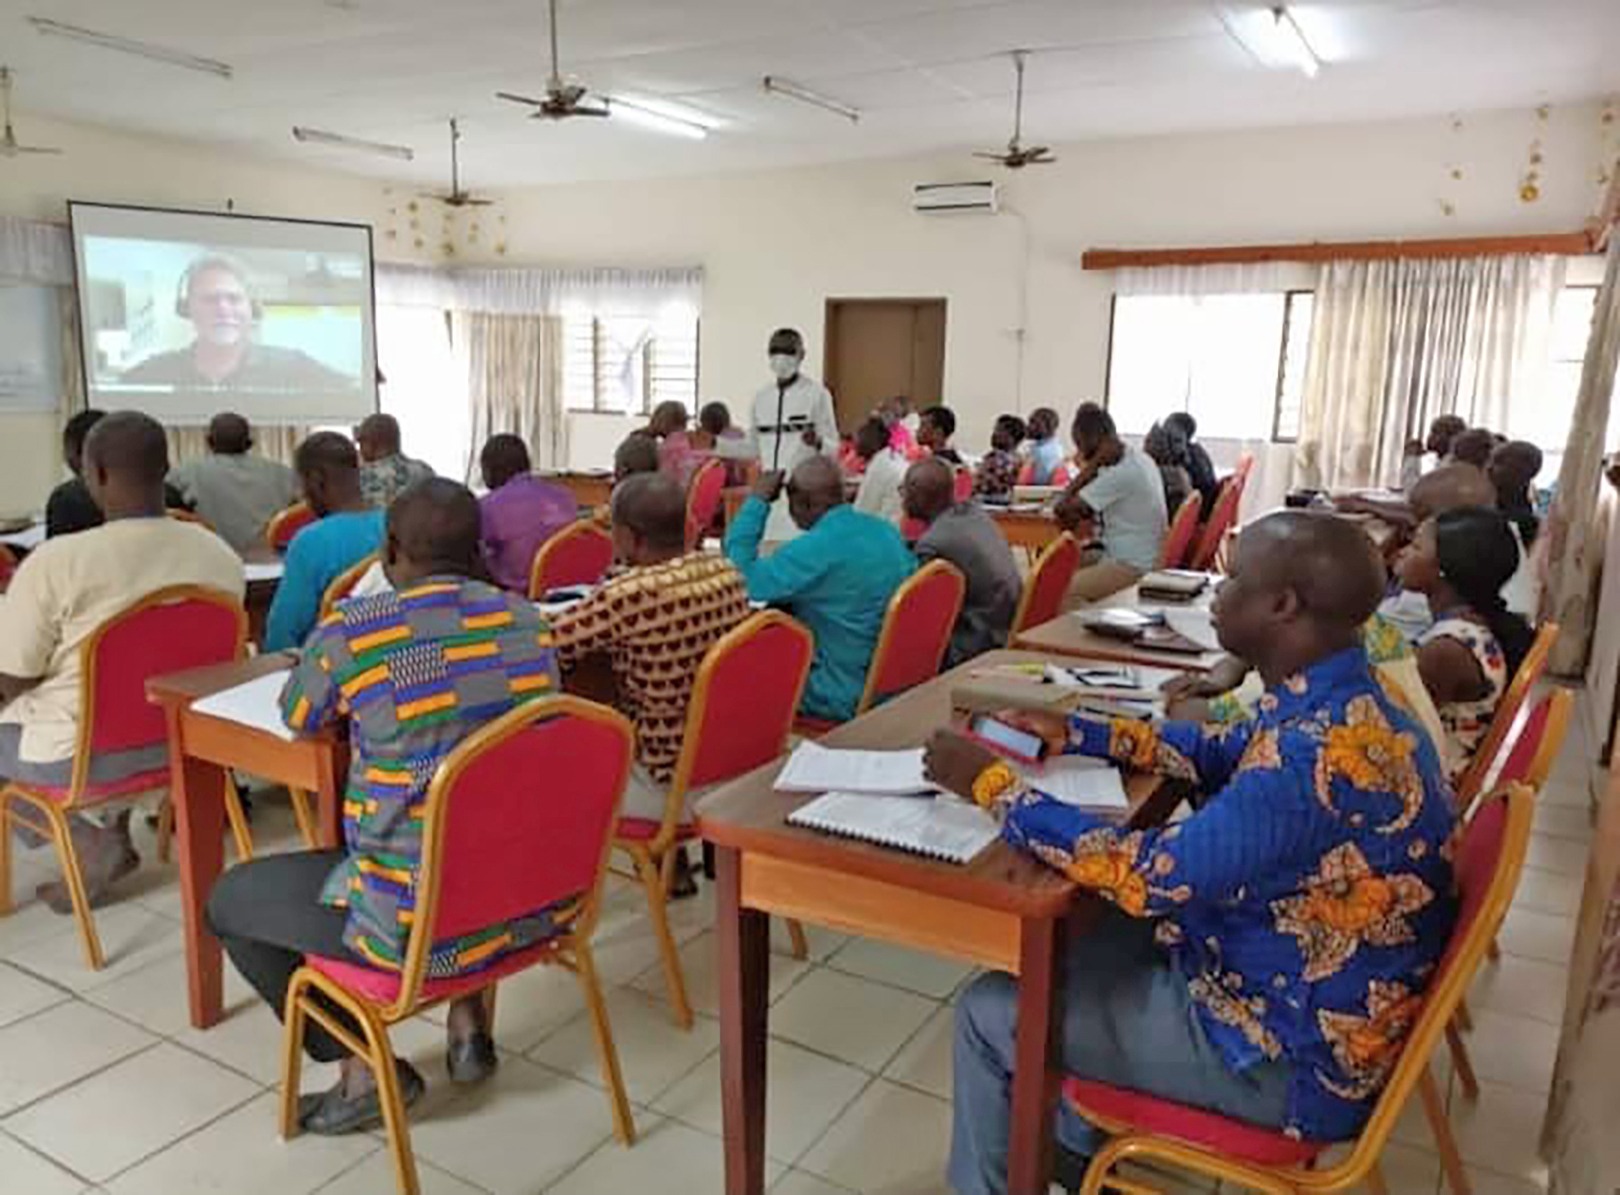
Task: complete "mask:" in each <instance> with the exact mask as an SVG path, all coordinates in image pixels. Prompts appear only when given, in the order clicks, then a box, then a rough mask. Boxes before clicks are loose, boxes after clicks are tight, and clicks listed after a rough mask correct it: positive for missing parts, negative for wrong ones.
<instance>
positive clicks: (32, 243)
mask: <svg viewBox="0 0 1620 1195" xmlns="http://www.w3.org/2000/svg"><path fill="white" fill-rule="evenodd" d="M0 278H12V279H16V280H17V281H20V282H42V283H45V284H46V285H48V286H66V287H71V286H72V285H73V239H72V237H70V236H69V235H68V230H67V225H65V224H45V223H42V222H40V221H38V220H19V219H17V218H16V217H15V216H0Z"/></svg>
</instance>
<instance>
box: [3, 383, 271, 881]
mask: <svg viewBox="0 0 1620 1195" xmlns="http://www.w3.org/2000/svg"><path fill="white" fill-rule="evenodd" d="M168 471H169V449H168V443H167V441H166V440H165V438H164V434H163V428H162V427H160V426H159V425H158V423H157V422H156V421H155V420H153V419H151V418H148V417H147V416H145V415H142V414H140V413H138V412H136V411H121V412H117V413H114V414H111V415H107V416H104V417H102V418H100V419H99V421H98V422H96V424H95V426H94V428H93V429H92V430H91V432H90V434H89V436H88V437H87V438H86V439H85V442H84V457H83V480H84V484H85V487H86V488H87V490H88V491H89V494H90V496H91V498H92V500H93V501H94V502H95V504H96V509H97V513H98V515H101V516H104V517H105V522H103V523H102V524H101V525H100V526H96V527H92V528H90V529H88V530H85V531H80V532H78V533H77V534H74V535H65V536H62V537H61V538H59V539H52V540H48V541H47V542H46V543H44V544H42V545H40V547H38V548H37V549H35V550H34V551H33V552H31V553H30V554H29V556H28V558H27V559H26V560H24V561H23V562H22V564H21V565H20V566H19V567H18V569H17V572H16V574H15V576H13V578H12V581H11V588H10V589H9V591H8V592H7V593H6V595H5V597H3V598H0V701H3V702H4V703H5V705H4V708H3V709H0V783H3V782H4V781H5V780H18V781H22V782H24V783H29V784H44V785H65V784H68V783H69V782H70V781H71V780H72V773H73V754H74V749H75V747H76V746H77V744H78V733H79V715H80V704H79V701H80V685H81V684H82V682H83V677H82V675H81V673H80V669H79V654H80V649H81V647H82V645H83V643H84V641H85V640H86V639H87V638H88V637H89V636H90V634H91V632H93V631H94V630H95V629H96V628H97V627H99V626H100V625H101V624H102V623H104V622H106V621H107V620H108V619H109V618H111V617H113V616H114V615H115V614H119V613H122V612H123V611H124V610H126V609H128V608H129V607H130V606H132V605H134V604H135V603H136V602H138V601H140V600H141V599H142V598H143V597H145V596H147V595H148V594H150V593H155V592H156V591H157V590H159V589H164V588H167V587H168V586H171V585H202V586H205V587H207V588H209V589H217V590H220V591H221V592H223V593H226V594H228V595H230V596H231V597H233V598H236V599H238V600H240V599H241V597H242V593H243V589H244V587H245V582H244V578H243V574H242V561H241V559H240V558H239V557H238V556H237V555H236V553H235V552H232V551H231V550H230V548H228V547H227V546H226V545H225V542H224V541H223V540H221V539H220V538H219V536H217V535H215V534H213V532H211V531H209V530H208V529H207V528H206V527H199V526H198V525H196V524H195V523H182V522H180V521H178V520H176V519H170V518H166V517H165V516H164V513H163V478H164V476H165V475H166V474H167V473H168ZM163 757H164V751H163V749H162V748H161V747H160V748H158V749H157V750H156V751H155V752H154V751H149V750H135V751H122V752H112V753H108V754H105V755H99V756H97V757H96V758H95V759H93V760H92V762H91V765H90V778H91V780H92V781H94V782H95V783H98V784H108V783H112V782H114V781H117V780H121V779H124V778H125V777H128V776H134V775H137V774H139V773H141V772H146V771H150V770H151V769H152V768H154V767H158V766H161V765H162V762H163ZM5 832H7V831H5V830H3V829H0V833H5ZM73 835H74V843H75V845H76V846H77V847H78V850H79V859H80V865H81V867H82V869H83V872H84V880H85V886H86V887H87V888H88V890H89V896H90V900H91V902H92V903H95V902H97V901H99V900H102V899H104V898H105V896H106V893H107V889H108V888H109V887H110V886H111V885H112V884H113V883H114V882H115V881H117V880H118V879H120V878H121V877H123V876H125V875H127V874H129V873H130V872H131V871H133V870H134V869H135V868H136V867H137V866H138V865H139V863H140V857H139V856H138V855H136V853H135V848H134V846H133V845H132V844H131V842H130V837H129V810H128V809H127V808H126V809H123V810H121V811H119V812H118V813H117V814H115V815H113V816H112V817H111V819H110V820H109V823H108V824H107V825H105V826H97V825H95V824H92V823H91V822H90V821H88V820H86V819H85V818H84V817H79V818H77V819H75V821H74V825H73ZM39 895H40V896H41V898H42V899H44V900H45V901H46V903H48V904H49V905H50V906H51V907H52V908H53V909H55V910H56V911H57V912H59V913H68V912H71V911H72V904H71V902H70V900H69V898H68V893H67V889H66V888H65V886H63V885H62V884H60V883H55V882H53V883H50V884H45V885H42V886H41V888H40V890H39Z"/></svg>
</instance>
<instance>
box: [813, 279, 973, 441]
mask: <svg viewBox="0 0 1620 1195" xmlns="http://www.w3.org/2000/svg"><path fill="white" fill-rule="evenodd" d="M824 343H825V345H826V360H825V362H824V363H823V377H824V379H825V381H826V383H827V388H828V389H829V390H831V391H832V394H833V405H834V407H835V408H836V409H837V412H838V426H839V428H840V430H842V431H846V432H849V431H854V430H855V428H856V427H857V426H859V424H860V422H861V420H863V419H865V418H866V417H867V416H868V415H870V414H871V413H872V410H873V408H875V407H876V406H877V405H878V404H879V403H880V402H882V401H883V400H884V399H886V398H891V397H893V396H894V395H896V394H904V395H906V396H907V397H908V398H910V399H911V402H912V406H913V407H914V408H915V409H919V410H920V409H921V408H923V407H928V406H932V405H934V404H935V403H937V402H940V401H941V399H942V396H943V391H944V386H945V300H944V299H828V300H827V332H826V337H825V340H824Z"/></svg>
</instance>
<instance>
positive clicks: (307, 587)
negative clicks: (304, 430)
mask: <svg viewBox="0 0 1620 1195" xmlns="http://www.w3.org/2000/svg"><path fill="white" fill-rule="evenodd" d="M293 468H294V469H296V470H297V472H298V480H299V483H300V484H301V485H302V486H303V490H304V501H305V502H308V503H309V506H310V509H311V510H313V511H314V512H315V515H316V520H315V522H313V523H311V524H310V525H309V526H307V527H305V528H303V529H302V530H301V531H299V533H298V534H297V535H295V536H293V539H292V543H290V544H288V545H287V563H286V569H285V570H284V571H283V572H282V575H281V582H280V584H278V585H277V586H276V596H275V598H274V599H273V600H272V601H271V603H270V615H269V617H268V619H267V620H266V622H265V628H264V650H265V651H285V650H286V649H287V648H289V647H297V646H298V645H299V644H300V643H302V642H303V641H304V637H305V636H307V635H308V634H309V633H310V631H312V630H314V629H315V620H316V619H317V618H318V617H320V613H321V598H322V597H324V596H325V594H326V587H327V586H328V585H330V584H331V583H332V582H333V581H335V580H337V579H338V577H339V576H341V575H342V574H343V572H344V571H345V570H346V569H348V568H350V567H352V566H353V565H355V564H358V563H359V562H360V561H361V560H362V559H364V558H365V557H367V556H369V555H371V554H372V553H373V552H375V551H377V550H378V549H379V548H381V547H382V538H383V512H382V511H380V510H377V509H376V508H375V507H372V506H369V505H367V503H366V500H365V498H364V497H362V496H361V493H360V458H359V457H358V456H357V455H356V454H355V451H354V445H353V444H351V443H350V442H349V440H348V439H347V438H346V437H344V436H340V435H338V433H337V432H316V433H315V434H314V435H312V436H311V437H309V439H307V440H305V441H304V442H303V443H302V444H300V445H299V446H298V451H297V452H296V453H295V454H294V455H293Z"/></svg>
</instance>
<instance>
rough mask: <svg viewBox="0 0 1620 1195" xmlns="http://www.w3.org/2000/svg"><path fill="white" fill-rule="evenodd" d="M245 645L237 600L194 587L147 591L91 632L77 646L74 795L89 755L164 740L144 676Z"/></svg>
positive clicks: (232, 654)
mask: <svg viewBox="0 0 1620 1195" xmlns="http://www.w3.org/2000/svg"><path fill="white" fill-rule="evenodd" d="M246 642H247V612H246V611H245V610H244V609H243V608H242V603H241V602H239V601H238V600H237V599H236V598H234V597H232V596H231V595H230V594H228V593H225V592H223V591H221V590H217V589H205V588H203V587H202V586H199V585H174V586H170V587H169V588H166V589H160V590H158V591H156V592H155V593H150V594H148V595H147V596H146V597H144V598H142V599H141V600H140V601H138V602H135V603H134V604H133V605H131V606H128V607H126V608H125V609H124V610H122V611H120V612H119V613H117V614H115V615H113V616H112V617H111V618H109V619H108V620H107V621H106V622H104V623H102V624H101V625H100V626H99V627H97V628H96V629H95V630H94V631H93V632H91V634H90V637H89V638H87V639H86V640H85V641H84V643H83V644H82V645H81V646H80V648H79V651H80V659H81V674H82V675H81V677H80V682H79V708H80V711H81V718H80V723H79V744H78V749H77V750H76V752H75V753H74V760H73V795H74V796H75V797H77V796H78V795H79V794H80V793H81V792H82V791H83V788H84V787H85V785H87V784H88V782H89V776H90V760H91V757H92V756H94V755H100V754H105V753H107V752H110V751H129V750H132V749H134V748H137V747H156V746H160V745H162V744H163V743H164V742H165V741H166V740H167V738H168V729H167V726H166V724H165V721H164V715H163V710H162V708H161V707H160V706H157V705H154V704H152V703H151V702H149V701H148V700H147V699H146V682H147V681H148V680H150V679H151V678H152V677H154V676H163V675H164V674H166V673H170V672H184V671H185V670H187V669H188V668H201V667H203V666H204V665H207V664H227V663H229V662H231V661H232V660H237V659H240V658H241V657H242V652H243V645H244V644H245V643H246Z"/></svg>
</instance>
